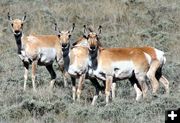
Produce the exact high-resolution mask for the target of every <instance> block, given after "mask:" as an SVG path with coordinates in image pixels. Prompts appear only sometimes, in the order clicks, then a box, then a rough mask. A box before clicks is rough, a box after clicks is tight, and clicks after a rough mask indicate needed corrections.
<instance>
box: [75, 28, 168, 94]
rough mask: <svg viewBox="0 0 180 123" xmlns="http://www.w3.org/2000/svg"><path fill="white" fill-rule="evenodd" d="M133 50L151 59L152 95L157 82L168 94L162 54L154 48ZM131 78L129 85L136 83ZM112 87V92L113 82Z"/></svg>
mask: <svg viewBox="0 0 180 123" xmlns="http://www.w3.org/2000/svg"><path fill="white" fill-rule="evenodd" d="M90 32H92V29H90ZM82 41H83V42H82ZM74 44H78V45H85V44H87V40H85V39H84V40H78V41H77V42H75V43H74ZM134 49H138V50H139V49H140V50H142V51H143V52H144V53H146V54H147V55H149V56H150V57H151V61H150V68H149V70H148V72H147V77H148V78H149V79H150V81H151V85H152V88H153V93H156V91H157V89H158V87H159V83H158V80H159V81H160V82H161V83H162V84H163V85H164V88H165V90H166V93H167V94H168V93H169V82H168V80H167V79H166V78H165V77H164V76H163V75H162V67H163V65H164V64H165V61H166V58H165V56H164V52H162V51H160V50H158V49H156V48H153V47H135V48H134ZM132 78H133V77H132ZM132 78H131V79H130V81H131V83H132V82H133V81H137V80H136V78H134V79H132ZM132 84H133V83H132ZM113 86H114V88H113V90H114V91H115V86H116V83H115V82H113ZM146 91H147V90H146ZM113 94H114V92H113Z"/></svg>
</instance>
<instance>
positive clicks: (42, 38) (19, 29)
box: [8, 13, 66, 91]
mask: <svg viewBox="0 0 180 123" xmlns="http://www.w3.org/2000/svg"><path fill="white" fill-rule="evenodd" d="M25 19H26V14H25V16H24V17H23V19H22V20H20V19H12V18H11V17H10V15H9V13H8V20H9V21H10V23H11V26H12V30H13V33H14V37H15V40H16V44H17V47H18V55H19V57H20V59H21V60H22V62H23V65H24V68H25V73H24V90H26V82H27V79H28V69H29V65H30V64H32V85H33V90H34V91H36V87H35V73H36V68H37V65H41V66H46V68H47V70H48V72H49V73H50V75H51V82H50V83H51V84H50V88H53V85H54V82H55V79H56V73H55V72H54V70H53V62H54V61H55V60H56V61H57V62H58V65H59V66H60V68H61V70H62V71H63V60H62V51H61V46H60V43H59V39H58V38H57V36H56V35H29V36H24V35H23V24H24V21H25ZM64 83H65V85H66V78H65V76H64Z"/></svg>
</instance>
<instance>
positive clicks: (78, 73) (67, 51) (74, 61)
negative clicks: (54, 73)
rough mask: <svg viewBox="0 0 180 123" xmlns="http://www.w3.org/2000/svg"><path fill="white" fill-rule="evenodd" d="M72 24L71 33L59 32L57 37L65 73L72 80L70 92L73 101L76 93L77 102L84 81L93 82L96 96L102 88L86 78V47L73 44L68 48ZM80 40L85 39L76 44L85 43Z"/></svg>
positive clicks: (87, 55) (87, 54)
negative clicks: (77, 81)
mask: <svg viewBox="0 0 180 123" xmlns="http://www.w3.org/2000/svg"><path fill="white" fill-rule="evenodd" d="M74 26H75V25H74V24H73V28H72V30H71V31H59V30H55V31H57V32H58V34H57V35H58V37H59V40H60V42H61V45H62V52H63V60H64V68H65V71H66V72H67V73H68V74H69V75H70V76H71V80H72V86H73V87H72V92H73V94H72V95H73V100H75V99H76V93H77V100H78V101H79V100H80V95H81V90H82V85H83V83H84V80H85V79H87V78H88V79H89V80H90V81H91V82H93V85H94V86H95V88H96V94H99V89H101V88H102V87H101V86H100V85H99V83H98V82H97V80H96V79H95V78H91V77H88V75H87V71H88V60H89V51H88V47H87V45H83V44H81V45H79V44H73V47H72V48H70V43H71V42H70V40H69V38H70V36H71V32H72V31H73V30H74ZM56 29H57V28H56ZM82 40H86V39H85V38H83V37H81V38H79V39H78V41H77V42H85V41H82ZM77 78H78V79H79V83H78V87H77V91H76V79H77Z"/></svg>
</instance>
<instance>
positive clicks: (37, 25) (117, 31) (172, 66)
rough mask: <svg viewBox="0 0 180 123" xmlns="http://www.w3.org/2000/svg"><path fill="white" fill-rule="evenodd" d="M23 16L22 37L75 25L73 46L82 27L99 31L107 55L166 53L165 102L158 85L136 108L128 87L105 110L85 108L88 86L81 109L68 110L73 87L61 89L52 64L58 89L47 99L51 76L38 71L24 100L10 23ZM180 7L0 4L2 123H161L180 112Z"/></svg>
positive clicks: (36, 0) (106, 2)
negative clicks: (145, 49) (128, 50)
mask: <svg viewBox="0 0 180 123" xmlns="http://www.w3.org/2000/svg"><path fill="white" fill-rule="evenodd" d="M8 12H10V14H11V15H12V17H13V18H22V17H23V15H24V12H27V20H26V22H25V23H24V34H25V35H28V34H31V33H33V34H55V31H54V23H55V22H57V23H58V26H59V28H60V30H63V29H68V28H69V27H71V25H72V23H76V28H75V30H74V32H73V34H72V38H71V39H72V42H73V41H75V40H76V39H77V38H78V37H79V36H81V35H82V34H83V25H84V24H86V25H90V26H92V27H94V29H97V27H98V26H99V25H102V35H101V42H102V44H103V46H104V47H136V46H152V47H156V48H158V49H160V50H163V51H164V52H165V54H166V58H167V62H166V64H165V66H164V68H163V74H164V75H165V76H166V77H167V79H168V80H169V82H170V94H169V95H165V94H164V89H163V87H162V85H160V89H159V91H158V96H157V97H154V96H152V94H151V91H149V93H148V98H147V99H145V100H142V101H140V102H136V101H135V91H134V89H133V87H132V86H131V84H130V82H129V81H126V80H125V81H118V87H117V88H118V89H117V97H116V100H115V101H114V102H112V103H110V104H109V105H108V106H105V100H104V99H105V96H104V94H103V95H101V96H100V97H99V99H98V103H97V105H96V106H94V107H93V106H91V105H90V101H91V100H92V95H93V93H94V87H93V86H92V85H91V83H90V82H89V81H88V80H86V81H85V85H84V89H83V93H82V98H81V102H80V103H78V102H73V100H72V96H71V84H70V83H71V82H70V79H69V87H68V88H64V87H63V79H62V73H61V72H60V71H59V70H58V66H57V64H56V63H54V68H55V70H56V73H57V75H58V76H57V77H58V78H57V82H56V86H55V88H54V90H53V93H49V92H47V88H48V86H49V81H50V75H49V73H48V72H47V70H46V69H45V67H38V71H37V79H36V81H37V83H36V84H37V85H38V88H37V93H34V92H33V91H32V85H31V72H30V74H29V79H28V88H27V92H23V82H24V81H23V79H24V78H23V75H24V69H23V65H22V62H21V61H20V59H19V58H18V56H17V46H16V43H15V39H14V36H13V33H12V30H11V25H10V24H9V22H8V20H7V13H8ZM179 75H180V1H179V0H1V1H0V123H1V122H2V123H113V122H117V123H153V122H154V123H164V120H165V109H174V108H178V107H180V98H179V97H180V76H179Z"/></svg>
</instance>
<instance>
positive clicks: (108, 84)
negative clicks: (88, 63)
mask: <svg viewBox="0 0 180 123" xmlns="http://www.w3.org/2000/svg"><path fill="white" fill-rule="evenodd" d="M112 81H113V77H112V76H106V89H105V95H106V104H108V103H109V97H110V91H111V85H112Z"/></svg>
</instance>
